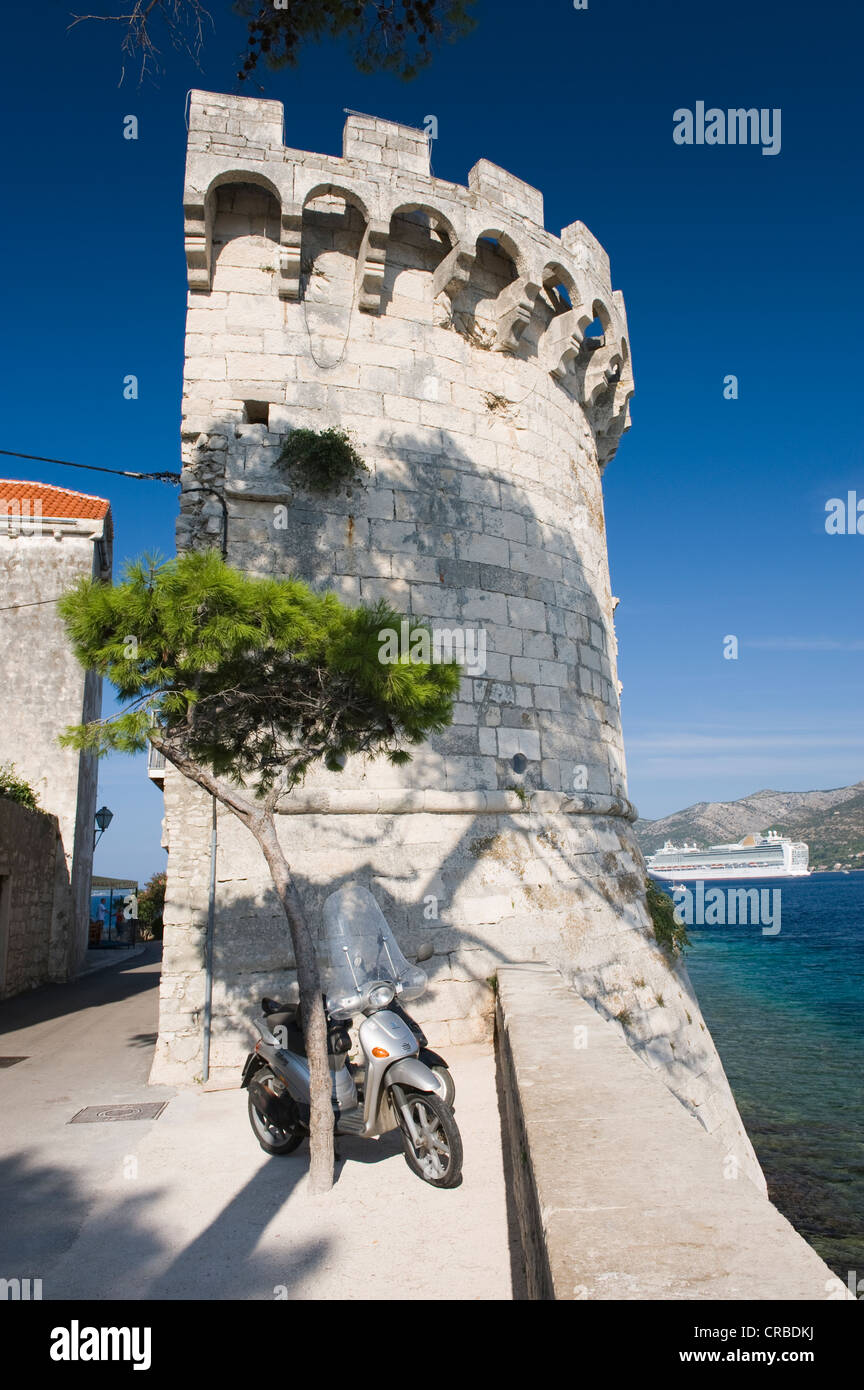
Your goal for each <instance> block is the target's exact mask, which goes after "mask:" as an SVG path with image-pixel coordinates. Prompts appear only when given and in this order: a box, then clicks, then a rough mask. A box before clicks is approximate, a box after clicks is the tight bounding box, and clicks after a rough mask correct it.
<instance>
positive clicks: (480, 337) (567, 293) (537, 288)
mask: <svg viewBox="0 0 864 1390" xmlns="http://www.w3.org/2000/svg"><path fill="white" fill-rule="evenodd" d="M282 132H283V108H282V103H281V102H278V101H261V100H255V99H249V98H247V97H233V96H226V95H221V94H213V93H207V92H199V91H195V92H193V93H192V94H191V102H190V115H189V154H188V161H187V169H186V187H185V194H184V210H185V218H186V223H185V238H186V259H187V265H188V277H189V288H190V290H191V291H193V292H202V291H203V292H207V291H209V290H210V289H211V286H212V272H213V227H214V217H215V213H216V208H217V199H218V195H219V190H220V189H225V188H228V187H230V186H231V185H237V184H252V185H255V186H257V187H259V188H261V189H263V190H266V192H267V193H268V194H270V195H271V196H272V198H273V199H274V200H275V204H276V206H277V208H278V217H279V227H278V253H277V254H278V275H277V277H276V278H277V283H276V286H275V292H276V293H277V294H278V297H279V298H280V299H282V300H284V301H287V302H289V303H291V302H294V303H297V302H301V301H303V300H305V299H306V298H307V295H308V277H305V276H304V238H305V237H306V232H307V228H308V224H309V216H310V210H311V209H312V208H313V206H320V204H321V200H322V199H323V200H327V199H330V200H335V201H339V202H342V203H344V205H345V206H346V207H347V208H350V209H353V210H354V212H355V213H356V215H357V217H359V219H360V221H361V222H362V235H361V236H360V239H359V244H358V246H357V248H356V265H355V273H354V291H353V299H354V303H355V305H356V307H357V309H358V310H359V311H360V312H361V313H363V314H368V315H371V316H382V315H386V314H387V312H388V305H387V302H386V294H385V283H386V279H387V269H388V262H389V260H390V258H391V257H394V256H397V255H398V251H397V242H398V235H397V226H396V224H397V222H398V221H399V220H400V219H404V218H405V217H406V216H411V217H413V218H415V219H416V218H418V217H419V218H421V219H424V220H425V222H426V224H427V225H428V228H429V229H430V233H431V234H432V236H434V238H435V240H436V243H437V247H438V249H439V251H440V255H439V256H438V258H437V264H435V265H434V268H433V270H432V280H433V284H432V297H433V301H434V323H435V324H436V326H437V327H439V328H442V329H446V330H451V331H455V332H460V331H465V329H466V321H467V329H468V336H469V338H470V339H471V340H472V341H473V342H474V345H475V346H480V347H483V348H485V349H491V350H492V351H496V352H502V353H507V354H509V355H511V356H514V357H517V358H521V359H523V360H526V361H532V362H533V363H534V364H535V365H537V366H540V367H541V368H542V369H543V370H544V371H545V372H548V373H549V374H550V376H551V377H552V378H553V380H554V381H555V382H557V383H558V385H560V386H561V387H563V388H564V389H565V390H566V391H568V392H569V393H570V394H571V395H572V396H573V398H574V399H575V400H576V401H577V402H578V403H579V404H580V405H581V406H582V407H583V408H584V409H585V411H586V413H587V414H588V416H589V420H590V422H591V424H592V426H593V428H594V430H595V434H596V435H597V439H598V458H599V461H600V463H601V465H602V464H603V463H605V462H606V461H607V460H608V459H609V458H610V457H611V456H612V454H613V453H614V451H615V447H616V446H617V442H618V439H619V437H620V435H621V433H622V432H623V430H625V429H626V428H627V426H628V424H629V412H628V404H627V403H628V400H629V397H630V396H631V395H632V392H633V375H632V367H631V361H630V351H629V341H628V330H627V319H626V313H625V308H624V301H623V297H622V296H621V294H620V293H619V292H618V291H613V289H612V283H611V277H610V268H609V258H608V256H607V255H606V253H605V251H604V250H603V248H602V246H601V245H600V244H599V242H598V241H597V239H596V238H595V237H594V236H593V235H592V234H591V232H590V231H589V230H588V229H587V227H585V225H584V224H583V223H582V222H578V221H577V222H572V223H571V224H570V225H569V226H567V227H565V228H563V229H562V232H561V235H560V237H556V236H554V235H553V234H552V233H550V232H547V231H546V230H545V228H544V226H543V196H542V194H541V193H540V192H539V191H538V190H537V189H535V188H532V187H531V186H530V185H529V184H526V183H524V182H523V181H522V180H521V179H518V178H516V177H514V175H512V174H510V173H508V172H507V171H506V170H505V169H501V168H499V167H498V166H497V165H495V164H492V163H490V161H489V160H486V159H481V160H479V161H478V162H477V163H476V164H475V165H474V167H473V168H472V169H471V170H470V171H469V174H468V183H467V186H462V185H460V184H454V183H449V182H447V181H446V180H444V179H438V178H435V177H433V176H432V175H431V173H430V165H429V146H428V141H427V138H426V134H425V132H424V131H422V130H417V129H415V128H413V127H410V126H404V125H399V124H396V123H394V122H390V121H384V120H381V119H379V118H377V117H373V116H364V115H359V114H354V113H352V114H349V115H348V118H347V120H346V122H345V128H344V138H343V153H342V156H341V157H340V156H336V155H325V154H316V153H308V152H305V151H301V150H295V149H292V148H290V147H287V146H285V145H284V144H283V133H282ZM490 248H494V249H496V250H497V251H498V252H499V254H500V257H501V258H502V260H503V259H504V258H506V259H507V260H508V261H509V263H510V266H511V267H512V270H511V271H510V273H509V275H508V276H507V277H501V279H502V280H506V282H504V283H500V284H499V285H498V288H497V293H496V294H495V295H494V296H488V295H487V296H486V297H485V299H484V302H483V304H482V306H480V312H479V314H478V313H477V308H478V306H477V304H476V303H474V302H468V303H467V304H466V302H464V296H465V294H466V293H468V292H469V287H470V283H471V281H472V277H473V276H474V275H475V271H476V270H477V268H478V260H479V259H480V258H481V256H482V253H483V252H486V253H487V255H488V252H489V249H490ZM319 288H320V287H319ZM475 298H476V296H475Z"/></svg>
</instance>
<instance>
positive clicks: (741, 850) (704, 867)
mask: <svg viewBox="0 0 864 1390" xmlns="http://www.w3.org/2000/svg"><path fill="white" fill-rule="evenodd" d="M809 859H810V851H809V849H808V847H807V845H805V844H803V843H801V842H800V841H795V840H788V839H787V838H786V837H785V836H784V835H778V834H777V832H776V831H774V830H769V831H768V834H767V835H745V836H744V838H743V840H739V841H738V843H737V844H735V845H709V846H708V848H707V849H697V848H696V846H695V845H680V846H679V845H673V844H672V843H671V842H670V841H669V840H667V841H666V843H665V845H664V846H663V848H662V849H658V851H657V853H656V854H652V856H651V858H650V859H648V860H646V863H647V866H648V872H649V873H650V874H651V876H652V877H653V878H660V879H673V880H674V881H675V882H676V883H678V882H681V883H686V882H687V881H688V880H689V881H690V882H693V880H695V879H707V878H734V879H739V878H798V877H799V876H800V875H802V874H809V872H810V869H809V866H808V865H809Z"/></svg>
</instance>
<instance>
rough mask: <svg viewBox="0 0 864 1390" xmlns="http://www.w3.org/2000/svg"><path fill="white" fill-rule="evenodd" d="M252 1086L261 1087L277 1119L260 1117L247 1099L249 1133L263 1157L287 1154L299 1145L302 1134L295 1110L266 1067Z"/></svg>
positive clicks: (252, 1102)
mask: <svg viewBox="0 0 864 1390" xmlns="http://www.w3.org/2000/svg"><path fill="white" fill-rule="evenodd" d="M255 1080H256V1082H257V1083H258V1084H259V1085H261V1086H263V1087H264V1088H265V1089H266V1090H267V1091H269V1093H270V1095H271V1096H273V1098H274V1100H275V1101H276V1103H277V1104H276V1107H275V1108H277V1109H278V1119H277V1118H275V1117H274V1116H272V1115H271V1116H268V1115H264V1114H262V1113H261V1111H260V1110H259V1109H258V1108H257V1106H256V1105H255V1102H254V1100H253V1098H252V1095H251V1093H250V1095H249V1123H250V1124H251V1126H252V1133H253V1134H254V1135H255V1138H256V1139H257V1140H258V1143H259V1144H260V1145H261V1147H262V1149H263V1150H264V1152H265V1153H268V1154H290V1153H293V1152H294V1150H295V1149H296V1148H298V1147H299V1145H300V1144H302V1142H303V1138H304V1136H305V1134H306V1130H305V1128H304V1126H303V1124H302V1122H301V1120H300V1115H299V1113H298V1111H297V1106H296V1105H295V1103H294V1101H293V1100H292V1098H291V1096H290V1095H289V1094H288V1092H287V1091H286V1089H285V1087H284V1086H283V1085H282V1083H281V1081H279V1079H278V1077H276V1076H274V1075H273V1072H272V1071H270V1069H269V1067H262V1068H261V1070H260V1071H259V1072H258V1073H257V1074H256V1077H255Z"/></svg>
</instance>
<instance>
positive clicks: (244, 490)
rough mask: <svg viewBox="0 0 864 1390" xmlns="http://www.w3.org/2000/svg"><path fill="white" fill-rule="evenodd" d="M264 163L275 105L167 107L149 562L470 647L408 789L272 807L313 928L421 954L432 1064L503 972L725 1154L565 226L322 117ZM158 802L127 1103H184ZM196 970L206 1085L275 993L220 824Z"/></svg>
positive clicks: (254, 883) (618, 396) (500, 182)
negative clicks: (546, 988) (567, 996)
mask: <svg viewBox="0 0 864 1390" xmlns="http://www.w3.org/2000/svg"><path fill="white" fill-rule="evenodd" d="M281 130H282V110H281V106H280V104H279V103H276V102H259V101H255V102H247V101H246V100H245V99H243V98H234V97H227V96H222V95H216V94H210V93H193V94H192V99H191V115H190V130H189V153H188V162H187V173H186V192H185V207H186V250H187V262H188V267H189V306H188V317H187V355H186V374H185V384H184V399H183V425H182V442H183V464H184V467H183V488H182V495H181V511H180V516H179V519H178V523H177V544H178V549H179V550H181V551H182V550H183V549H185V548H189V547H199V546H214V545H216V546H218V545H220V544H223V545H224V546H225V548H226V552H227V555H228V558H229V560H230V561H231V563H233V564H236V565H238V566H240V567H242V568H243V569H245V570H246V571H248V572H249V573H253V574H260V575H270V574H276V575H295V576H297V577H299V578H302V579H304V580H306V581H307V582H309V583H310V584H312V585H314V586H315V587H318V588H331V589H335V590H336V592H338V593H339V594H341V595H342V597H343V598H345V599H346V600H348V601H350V602H365V603H369V602H373V601H375V600H377V599H385V600H387V601H388V602H389V603H391V604H392V605H393V606H394V607H395V608H396V609H397V610H399V611H400V612H402V613H406V614H412V615H414V616H415V617H420V618H425V619H427V620H428V621H429V622H430V623H431V625H432V626H433V628H437V629H442V630H443V629H446V630H447V631H448V632H450V633H452V632H454V631H456V632H461V633H462V634H463V636H465V635H466V634H467V633H468V632H469V631H470V632H471V633H472V634H473V635H474V637H475V638H476V639H477V640H478V641H479V639H480V638H481V637H482V640H483V642H484V644H485V658H484V660H483V662H482V666H480V664H479V663H478V668H477V669H475V670H474V671H473V672H469V671H468V670H466V671H465V673H464V678H463V680H462V684H461V688H460V692H459V698H458V702H457V703H456V707H455V712H454V722H453V725H452V726H451V727H450V728H449V729H447V730H446V731H445V732H444V733H443V734H441V735H439V736H436V737H434V738H432V739H430V740H429V742H428V744H427V745H425V746H424V747H423V748H421V749H419V750H417V752H416V754H415V756H414V759H413V761H412V763H411V764H410V765H409V766H408V767H406V768H392V767H390V766H388V765H386V764H382V763H378V762H368V761H364V760H354V761H352V762H351V763H349V764H348V766H346V768H345V769H344V771H343V772H342V773H341V774H340V775H336V774H330V773H326V772H322V771H320V770H316V771H314V772H311V773H310V775H309V776H308V778H307V781H306V783H305V785H304V787H303V788H302V790H300V791H298V792H296V793H294V794H292V796H290V797H289V798H286V800H285V802H284V804H283V810H284V812H285V814H284V815H283V816H282V817H281V826H280V834H281V837H282V839H283V842H284V845H285V849H286V852H287V854H288V858H289V861H290V862H291V864H292V867H293V870H294V874H295V877H296V879H297V883H298V887H299V890H300V892H301V895H302V896H303V898H304V901H305V904H306V908H307V911H308V913H309V916H310V920H311V921H312V922H313V923H314V922H316V921H317V920H318V919H319V917H320V907H321V903H322V902H323V899H324V897H325V896H326V894H327V893H328V892H332V891H333V890H334V889H336V888H338V887H339V886H340V885H341V884H342V883H343V882H345V881H346V880H347V879H357V880H359V881H361V882H364V883H366V884H367V885H368V886H369V887H370V888H371V891H372V892H373V893H374V894H375V896H376V897H377V899H378V901H379V902H380V903H381V906H382V908H383V910H384V912H385V914H386V915H387V917H388V918H389V920H390V921H391V923H392V925H393V927H394V929H395V930H396V932H397V935H398V936H399V938H400V940H401V941H402V943H403V945H404V947H405V949H406V950H408V951H409V952H410V950H411V948H412V947H414V946H416V945H418V944H419V943H420V942H421V941H422V940H424V939H431V940H432V943H433V946H434V948H435V954H434V956H433V959H432V961H431V963H430V977H431V989H430V992H429V994H428V995H427V996H426V998H425V999H424V1000H421V1001H420V1002H419V1004H418V1014H419V1015H420V1016H421V1017H423V1018H424V1020H425V1023H426V1024H428V1031H429V1034H430V1037H431V1038H432V1039H433V1040H434V1041H435V1042H437V1043H439V1044H442V1045H446V1044H447V1043H458V1042H462V1041H468V1040H470V1039H476V1038H478V1037H488V1036H490V1033H491V1016H492V1004H493V999H492V993H491V990H490V988H489V984H488V981H489V980H490V978H491V977H492V976H494V974H495V971H496V968H497V967H498V966H499V965H502V964H506V963H507V962H509V961H514V960H532V959H537V960H539V959H543V960H552V961H553V962H555V963H556V964H558V965H560V968H561V970H562V971H563V972H564V973H565V975H566V977H567V978H568V979H569V980H571V981H572V983H573V984H574V986H575V987H576V988H577V989H578V990H579V991H580V992H581V993H582V994H583V995H584V996H585V997H586V998H588V999H589V1000H590V1001H591V1002H592V1003H593V1004H594V1006H595V1007H596V1008H597V1009H598V1010H599V1011H601V1012H602V1013H604V1014H605V1015H606V1016H607V1017H614V1016H616V1015H619V1014H621V1015H623V1016H627V1017H629V1018H631V1019H632V1021H633V1026H632V1032H631V1039H632V1045H633V1046H634V1048H635V1049H636V1050H638V1051H639V1052H640V1054H641V1055H642V1056H643V1057H644V1058H645V1060H646V1062H647V1063H648V1064H649V1065H651V1066H655V1067H657V1068H659V1069H660V1070H661V1071H662V1074H663V1075H664V1077H665V1078H666V1079H667V1081H668V1084H669V1085H670V1087H671V1088H672V1089H673V1090H674V1091H675V1093H676V1094H677V1095H678V1096H679V1098H680V1099H681V1100H682V1101H683V1102H684V1103H685V1104H686V1105H687V1106H688V1107H690V1108H691V1109H692V1110H693V1111H694V1112H695V1113H699V1115H700V1117H701V1118H702V1121H703V1123H704V1124H705V1125H706V1127H709V1128H711V1129H713V1130H722V1131H723V1132H728V1134H729V1136H730V1142H731V1143H734V1142H737V1140H736V1139H735V1135H736V1133H737V1130H738V1129H739V1128H740V1122H739V1121H738V1119H737V1114H736V1112H735V1109H734V1104H733V1103H732V1100H731V1096H730V1094H729V1091H728V1086H727V1085H726V1081H725V1077H724V1075H723V1071H722V1067H721V1066H720V1063H719V1060H718V1059H717V1056H716V1053H715V1051H714V1048H713V1045H712V1043H711V1040H710V1037H709V1036H708V1034H707V1033H706V1031H705V1028H704V1024H703V1023H702V1021H701V1017H700V1015H699V1012H698V1007H697V1006H696V1004H695V1001H694V1000H693V997H692V990H691V989H690V987H689V984H688V982H687V979H686V974H684V972H682V971H680V970H679V969H677V968H674V967H673V966H671V965H670V962H669V961H668V960H667V959H666V958H665V956H664V955H663V953H662V952H661V951H660V950H659V948H658V947H657V945H656V942H655V941H654V938H653V934H652V932H651V928H650V924H649V919H648V915H647V912H646V908H645V901H644V890H643V882H644V862H643V860H642V857H641V854H640V852H639V850H638V847H637V845H636V842H635V839H634V837H633V832H632V825H631V822H632V819H633V818H634V816H635V811H634V808H633V807H632V806H631V805H630V803H629V801H628V799H627V788H626V770H625V760H624V748H623V739H622V732H621V719H620V707H619V686H618V676H617V648H616V640H615V630H614V622H613V611H614V605H615V602H616V601H615V600H614V599H613V598H612V594H611V589H610V581H609V573H608V563H607V556H606V539H605V527H604V516H603V496H602V477H601V475H602V470H603V467H604V466H605V464H606V463H607V462H608V460H609V459H610V458H611V457H612V455H613V454H614V452H615V449H616V447H617V444H618V441H619V439H620V436H621V434H622V432H623V430H624V429H625V428H626V427H627V424H628V422H629V416H628V400H629V397H630V394H631V393H632V389H633V379H632V372H631V366H630V350H629V339H628V332H627V323H626V315H625V311H624V304H623V300H622V298H621V296H620V294H619V293H618V292H617V291H613V290H612V284H611V279H610V271H609V261H608V257H607V256H606V254H605V252H604V251H603V249H602V248H601V247H600V246H599V244H598V243H597V242H596V240H595V239H594V237H593V236H592V235H591V233H590V232H589V231H588V230H587V228H586V227H585V226H584V225H583V224H582V223H581V222H574V223H572V224H571V225H570V226H569V227H566V228H564V230H563V231H562V233H561V236H560V237H556V236H554V235H552V234H551V233H549V232H547V231H546V229H545V228H544V226H543V200H542V195H541V194H540V193H539V192H538V191H537V190H536V189H533V188H531V187H530V186H529V185H527V184H525V183H523V182H522V181H521V180H520V179H517V178H515V177H514V176H513V175H511V174H509V173H508V172H507V171H505V170H502V169H499V168H497V166H495V165H492V164H490V163H489V162H488V161H485V160H481V161H480V162H479V163H478V164H477V165H475V167H474V169H472V170H471V172H470V173H469V175H468V184H467V187H463V186H461V185H457V184H451V183H447V182H445V181H443V180H441V179H436V178H433V177H431V175H430V173H429V165H428V151H427V150H426V149H425V137H424V136H423V133H422V132H419V131H407V130H406V128H404V127H401V126H395V125H391V124H390V123H388V122H384V121H380V120H376V119H373V118H371V117H370V118H365V117H356V116H349V118H348V120H347V122H346V127H345V139H344V146H343V150H344V153H343V156H342V157H341V158H340V157H336V156H329V155H319V154H311V153H308V152H303V151H298V150H295V149H292V148H291V147H290V146H285V145H283V143H282V135H281ZM300 427H305V428H312V429H323V428H327V427H337V428H340V429H344V430H347V431H348V432H349V433H350V434H351V436H352V437H353V440H354V443H355V445H356V447H357V449H358V450H359V452H360V454H361V455H362V457H363V458H364V460H365V461H366V463H367V465H368V468H369V472H368V474H366V475H364V476H363V478H362V479H360V480H359V481H358V482H357V483H356V484H352V485H350V486H347V487H342V488H341V489H340V490H338V491H336V492H330V493H325V494H321V493H317V492H315V493H310V492H308V491H306V490H304V489H303V488H302V487H299V486H298V485H297V483H296V480H295V479H294V478H292V477H291V476H290V475H289V473H288V472H286V469H285V468H284V466H282V465H280V462H279V455H280V452H281V448H282V445H283V443H284V441H285V439H286V438H287V436H288V434H289V432H290V431H291V430H294V429H297V428H300ZM223 505H224V509H225V510H223ZM226 513H227V514H226ZM165 792H166V825H167V835H168V848H169V869H168V895H167V905H166V919H165V920H166V933H165V963H164V974H163V985H162V990H163V994H162V1009H163V1013H162V1024H161V1026H160V1040H159V1045H158V1049H157V1058H156V1063H155V1067H154V1072H153V1079H154V1080H157V1079H158V1080H159V1081H181V1080H184V1079H185V1080H188V1079H190V1078H191V1077H192V1076H193V1075H195V1073H196V1069H197V1068H198V1067H199V1066H200V1055H201V1052H200V1050H201V1000H202V998H203V993H202V991H203V983H202V973H201V972H202V962H203V954H202V953H203V941H204V927H205V924H206V909H207V899H206V875H207V860H208V854H209V808H208V806H207V805H206V799H205V798H202V797H201V796H200V794H199V793H198V792H197V791H196V790H195V789H193V788H191V787H189V786H187V785H185V784H184V783H183V782H182V780H181V779H179V778H178V777H177V776H176V774H174V773H172V772H171V770H170V769H169V770H167V772H166V781H165ZM215 953H216V957H215V958H216V972H215V974H216V978H215V984H214V1037H213V1052H212V1058H211V1060H212V1064H213V1065H214V1067H215V1068H216V1069H219V1068H225V1069H228V1068H230V1067H232V1066H235V1065H237V1064H238V1062H239V1060H240V1058H241V1054H242V1052H243V1050H244V1048H245V1047H246V1046H247V1044H248V1041H249V1039H250V1037H251V1036H252V1032H251V1019H252V1017H253V1016H254V1013H255V1008H256V1004H257V996H259V995H260V994H262V993H264V992H268V993H278V986H279V984H280V983H284V981H285V980H286V979H287V978H288V975H289V973H290V970H291V966H292V960H291V953H290V947H289V944H288V938H287V932H286V931H285V928H284V926H283V925H282V922H281V917H280V914H279V912H278V905H277V904H276V900H275V896H274V894H273V891H272V888H271V886H270V884H269V879H268V876H267V874H266V870H265V867H264V865H263V861H262V859H261V856H260V854H259V852H258V850H257V847H256V846H255V845H254V842H253V841H252V840H251V838H250V837H249V836H248V834H247V833H246V832H245V831H244V830H243V829H242V828H241V827H239V826H238V825H237V824H236V823H234V822H233V821H232V819H231V817H230V816H227V815H220V817H219V851H218V864H217V927H216V940H215ZM658 1000H659V1001H662V1002H657V1001H658ZM751 1157H752V1155H751Z"/></svg>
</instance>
